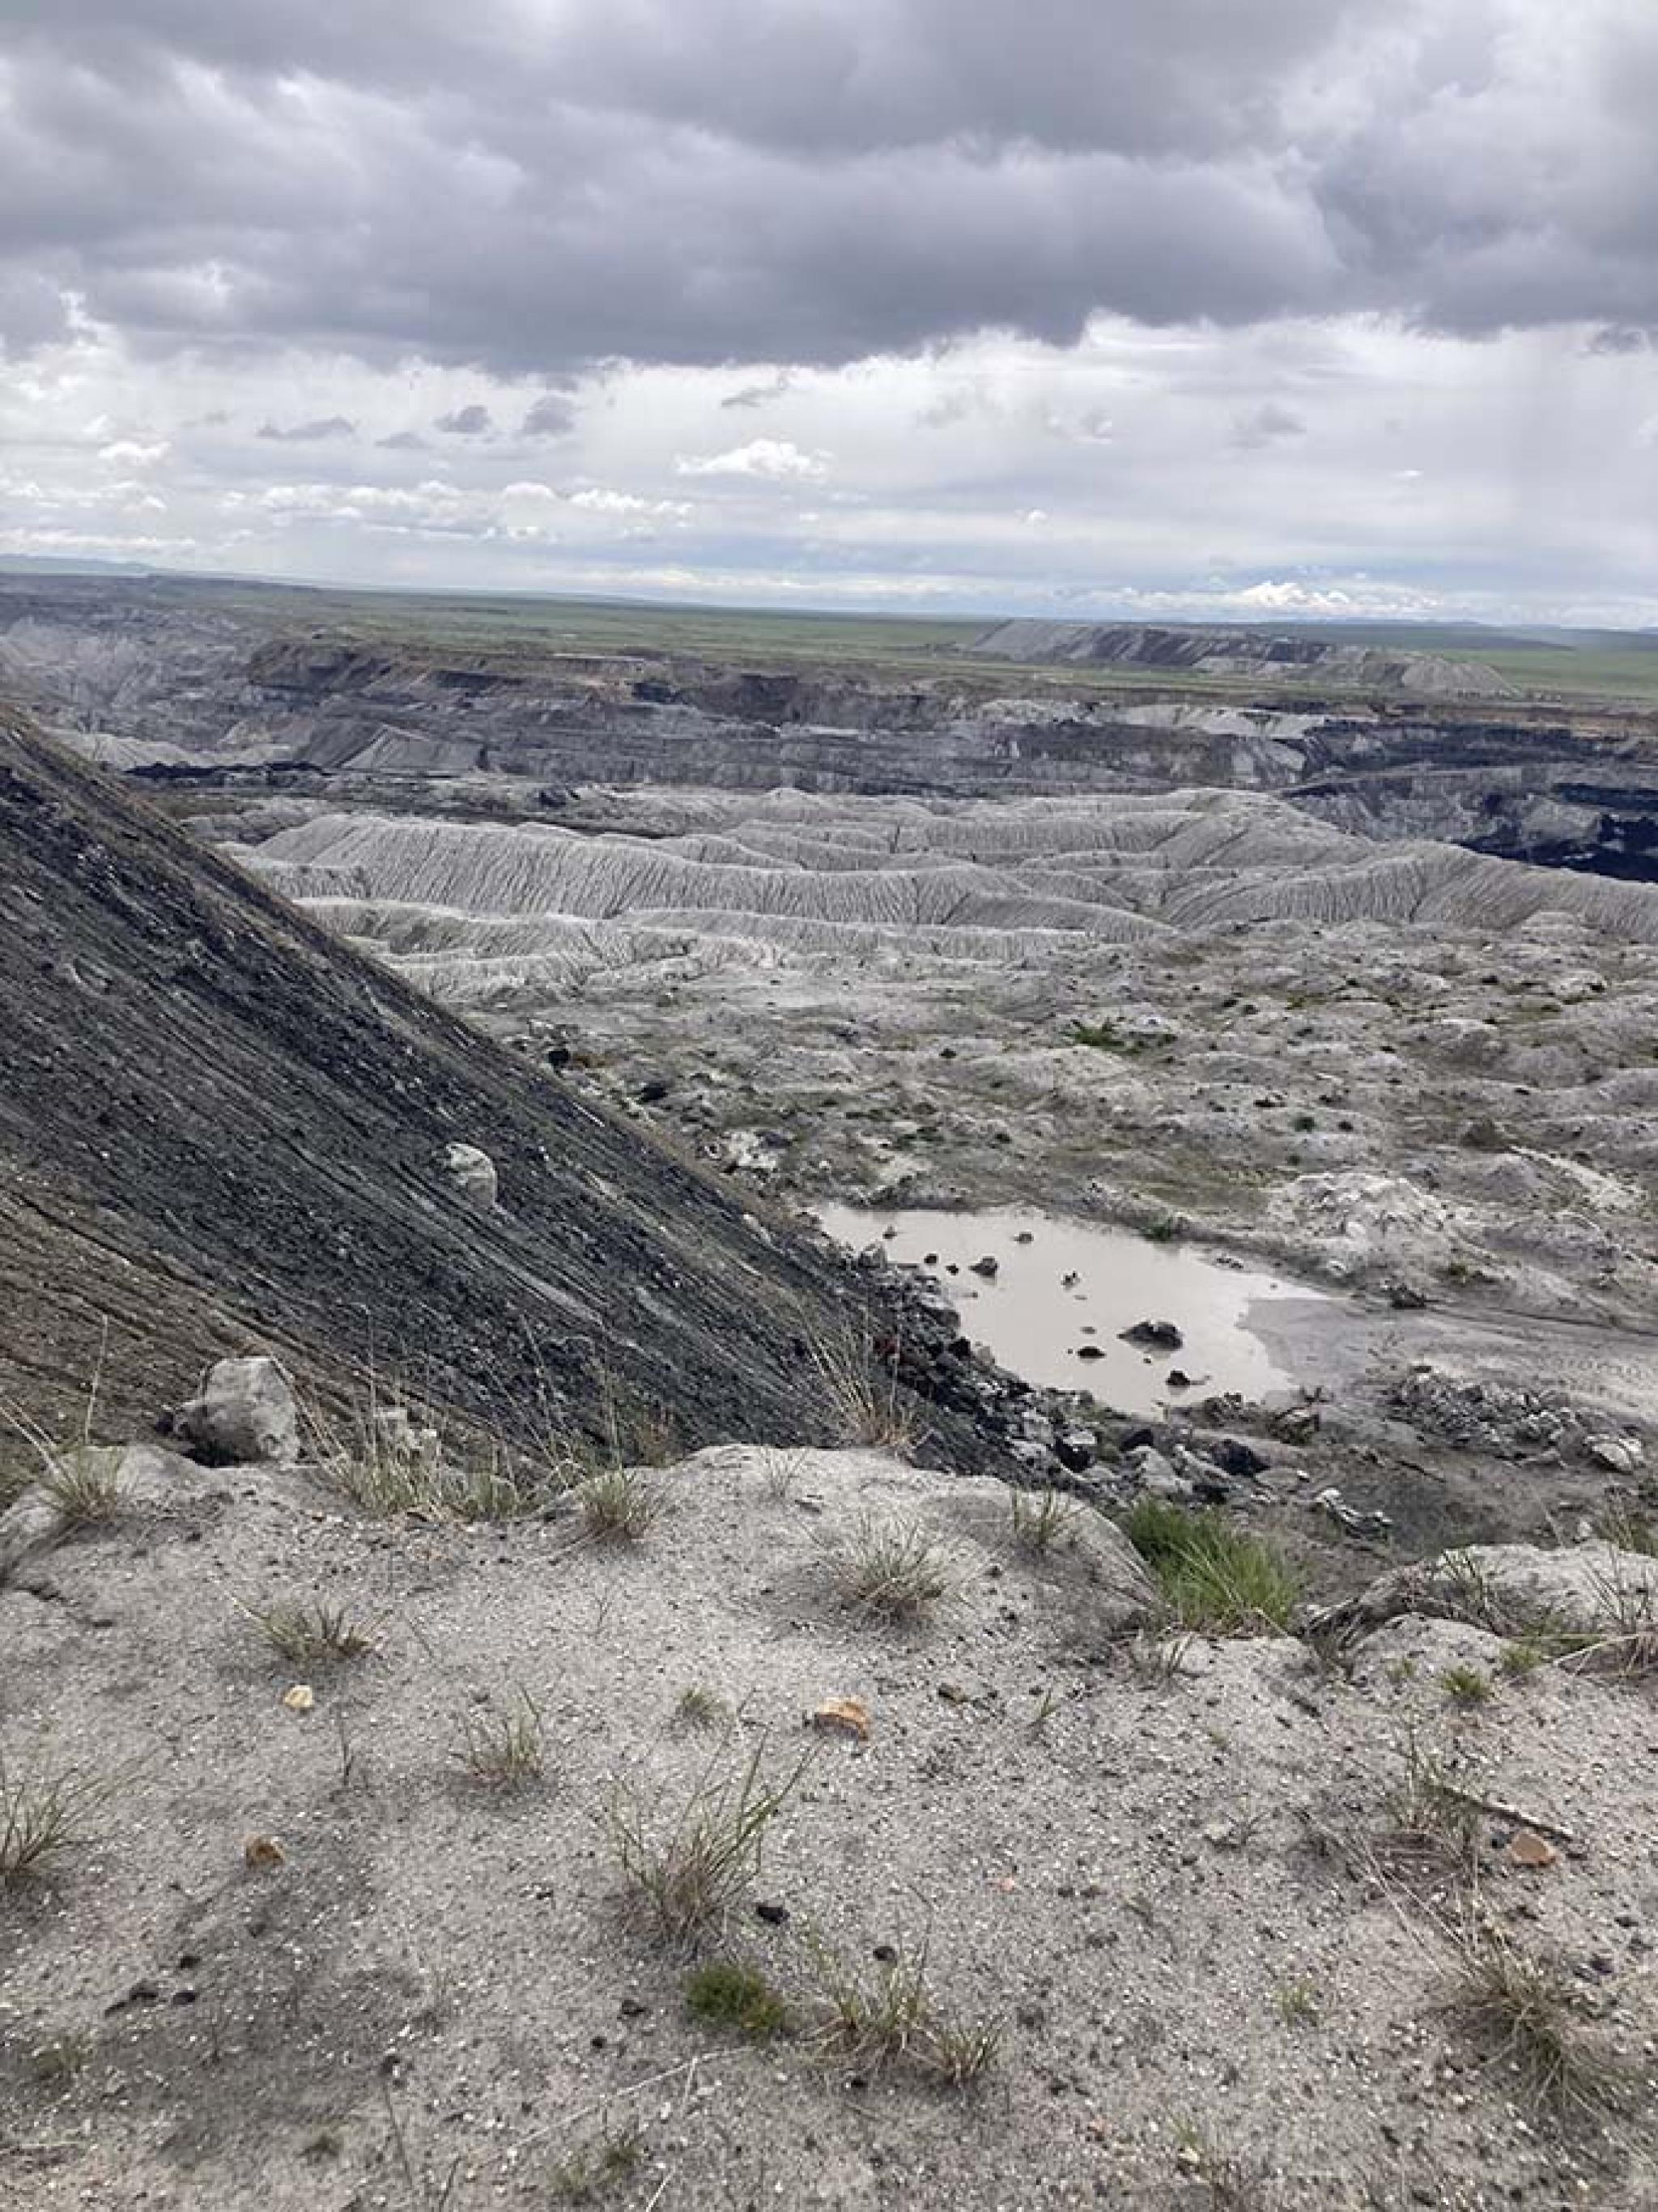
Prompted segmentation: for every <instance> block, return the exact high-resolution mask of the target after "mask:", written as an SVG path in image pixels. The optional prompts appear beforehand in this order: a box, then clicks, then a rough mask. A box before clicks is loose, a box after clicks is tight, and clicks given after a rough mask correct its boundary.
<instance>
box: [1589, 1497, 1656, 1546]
mask: <svg viewBox="0 0 1658 2212" xmlns="http://www.w3.org/2000/svg"><path fill="white" fill-rule="evenodd" d="M1594 1533H1595V1534H1596V1535H1597V1536H1599V1537H1600V1540H1601V1541H1602V1542H1603V1543H1607V1544H1611V1545H1612V1547H1614V1548H1615V1549H1616V1550H1618V1551H1620V1552H1638V1553H1642V1554H1643V1555H1644V1556H1645V1557H1646V1558H1647V1559H1658V1523H1655V1522H1654V1521H1653V1520H1652V1518H1651V1516H1649V1514H1645V1513H1641V1512H1637V1510H1636V1509H1635V1507H1634V1506H1632V1505H1629V1504H1617V1505H1609V1506H1608V1507H1607V1508H1606V1511H1605V1512H1604V1513H1603V1514H1601V1516H1600V1518H1599V1520H1598V1521H1597V1522H1595V1524H1594Z"/></svg>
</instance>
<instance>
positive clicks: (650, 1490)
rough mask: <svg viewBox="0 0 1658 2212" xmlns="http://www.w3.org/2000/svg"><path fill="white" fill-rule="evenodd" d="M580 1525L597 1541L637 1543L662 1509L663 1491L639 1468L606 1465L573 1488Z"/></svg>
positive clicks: (651, 1526)
mask: <svg viewBox="0 0 1658 2212" xmlns="http://www.w3.org/2000/svg"><path fill="white" fill-rule="evenodd" d="M576 1508H577V1510H578V1511H579V1512H580V1516H581V1525H582V1527H583V1528H585V1529H586V1532H587V1534H589V1535H590V1536H591V1537H592V1538H593V1539H594V1540H595V1541H598V1542H599V1543H624V1544H636V1543H638V1541H640V1539H641V1537H643V1536H647V1535H648V1534H650V1532H651V1530H652V1529H653V1528H654V1527H655V1525H656V1523H657V1522H658V1520H659V1518H660V1517H661V1513H662V1493H661V1492H660V1491H659V1490H658V1489H657V1487H656V1486H655V1485H654V1484H653V1482H652V1481H651V1480H650V1477H649V1476H648V1475H647V1474H645V1473H644V1472H643V1470H642V1469H641V1468H636V1467H608V1468H604V1469H603V1470H602V1471H601V1472H600V1473H599V1474H592V1475H589V1476H588V1478H587V1480H586V1481H585V1482H584V1483H583V1484H582V1485H581V1486H580V1489H579V1490H578V1491H577V1492H576Z"/></svg>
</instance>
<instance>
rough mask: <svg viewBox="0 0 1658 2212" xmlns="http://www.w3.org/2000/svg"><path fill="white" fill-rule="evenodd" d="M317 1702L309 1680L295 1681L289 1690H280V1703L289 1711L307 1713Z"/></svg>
mask: <svg viewBox="0 0 1658 2212" xmlns="http://www.w3.org/2000/svg"><path fill="white" fill-rule="evenodd" d="M316 1702H317V1693H316V1692H315V1691H314V1690H313V1688H312V1686H311V1685H310V1683H309V1682H295V1685H294V1686H293V1688H292V1689H291V1690H284V1691H283V1692H282V1703H283V1705H286V1707H287V1708H288V1711H289V1712H290V1713H308V1712H309V1711H311V1709H312V1707H313V1705H315V1704H316Z"/></svg>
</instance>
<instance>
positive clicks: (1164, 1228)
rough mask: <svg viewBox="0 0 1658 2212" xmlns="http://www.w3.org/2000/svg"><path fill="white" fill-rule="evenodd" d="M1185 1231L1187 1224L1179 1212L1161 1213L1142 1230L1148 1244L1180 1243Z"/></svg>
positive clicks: (1141, 1233)
mask: <svg viewBox="0 0 1658 2212" xmlns="http://www.w3.org/2000/svg"><path fill="white" fill-rule="evenodd" d="M1185 1233H1186V1225H1185V1224H1184V1223H1183V1222H1182V1221H1181V1218H1180V1216H1179V1214H1178V1213H1160V1214H1158V1216H1157V1218H1156V1220H1155V1221H1148V1222H1147V1223H1146V1225H1145V1228H1144V1229H1142V1230H1141V1231H1140V1235H1141V1236H1142V1237H1145V1241H1146V1243H1148V1244H1178V1243H1179V1242H1180V1240H1181V1237H1183V1236H1184V1235H1185Z"/></svg>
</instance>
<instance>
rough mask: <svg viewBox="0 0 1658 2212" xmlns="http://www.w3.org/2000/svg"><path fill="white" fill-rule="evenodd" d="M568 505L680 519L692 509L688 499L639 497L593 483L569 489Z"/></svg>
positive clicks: (591, 510)
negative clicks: (586, 486)
mask: <svg viewBox="0 0 1658 2212" xmlns="http://www.w3.org/2000/svg"><path fill="white" fill-rule="evenodd" d="M570 505H571V506H572V507H581V508H582V509H584V510H585V511H586V513H589V514H647V515H661V516H662V517H664V518H665V519H666V520H677V521H683V520H685V519H686V518H687V517H688V516H689V515H692V514H695V512H696V509H695V507H693V506H692V505H691V502H690V501H689V500H688V499H641V497H640V496H639V495H638V493H637V492H631V491H606V490H604V489H602V488H601V487H600V486H598V485H597V484H594V485H590V486H589V487H588V489H586V491H577V492H572V493H571V495H570Z"/></svg>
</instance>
